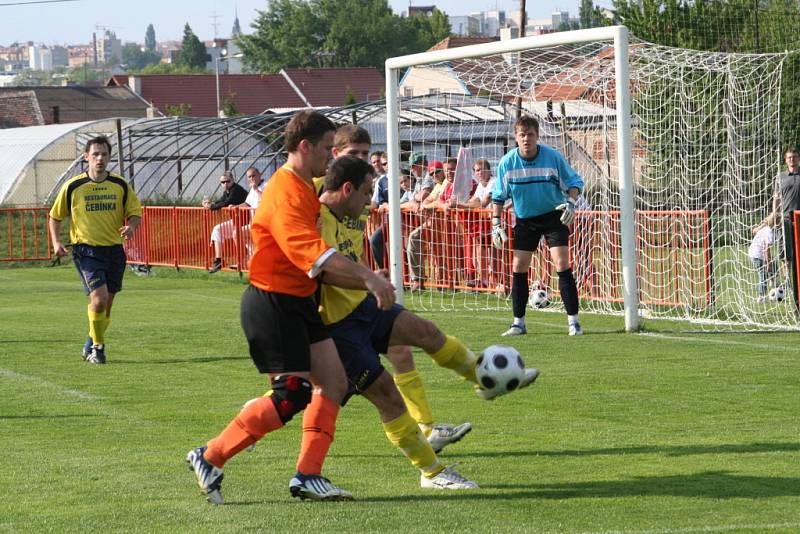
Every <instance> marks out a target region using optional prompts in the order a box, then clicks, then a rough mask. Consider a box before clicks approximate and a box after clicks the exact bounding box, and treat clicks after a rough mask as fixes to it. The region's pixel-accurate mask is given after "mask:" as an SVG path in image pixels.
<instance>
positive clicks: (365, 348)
mask: <svg viewBox="0 0 800 534" xmlns="http://www.w3.org/2000/svg"><path fill="white" fill-rule="evenodd" d="M403 310H405V308H403V307H402V306H400V305H399V304H395V305H394V306H392V308H391V309H390V310H388V311H384V310H381V309H380V308H378V302H377V301H376V300H375V297H374V296H372V295H371V294H368V295H367V297H366V298H365V299H364V300H363V301H362V302H361V304H359V305H358V307H357V308H356V309H355V310H353V312H352V313H350V315H348V316H347V317H345V318H344V319H342V320H341V321H339V322H338V323H334V324H332V325H329V326H328V331H329V332H330V334H331V337H332V338H333V342H334V343H336V350H337V351H338V352H339V359H341V360H342V365H343V366H344V370H345V373H347V382H348V388H347V389H348V391H347V395H346V396H345V398H344V400H343V401H342V405H343V406H344V404H345V403H346V402H347V400H348V399H349V398H350V397H351V396H353V395H355V394H360V393H362V392H363V391H364V390H365V389H367V388H368V387H369V386H371V385H372V383H373V382H375V380H377V378H378V377H379V376H380V375H381V373H382V372H383V365H381V362H380V359H379V357H378V354H381V353H383V354H385V353H386V351H387V350H388V348H389V338H390V337H391V335H392V328H393V327H394V322H395V320H396V319H397V316H398V315H400V313H401V312H402V311H403Z"/></svg>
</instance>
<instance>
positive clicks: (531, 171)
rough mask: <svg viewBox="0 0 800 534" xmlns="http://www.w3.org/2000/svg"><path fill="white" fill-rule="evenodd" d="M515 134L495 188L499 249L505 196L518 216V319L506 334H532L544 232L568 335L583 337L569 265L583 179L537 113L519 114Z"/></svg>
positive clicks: (514, 299) (514, 287) (514, 293)
mask: <svg viewBox="0 0 800 534" xmlns="http://www.w3.org/2000/svg"><path fill="white" fill-rule="evenodd" d="M514 137H515V139H516V141H517V148H515V149H513V150H511V151H510V152H509V153H508V154H506V155H505V156H503V158H502V159H501V160H500V163H499V165H498V166H497V180H496V181H495V184H494V188H493V189H492V205H493V210H494V213H493V215H494V216H493V217H492V244H493V245H494V246H495V248H498V249H502V248H503V245H504V243H505V242H506V241H507V240H508V236H507V235H506V232H505V230H504V229H503V226H502V219H501V215H502V213H503V206H504V204H505V202H506V200H508V199H511V202H512V204H513V206H514V213H515V214H516V217H517V221H516V224H515V225H514V249H513V264H512V280H511V303H512V306H513V310H514V322H513V323H512V325H511V327H510V328H509V329H508V330H506V331H505V333H504V334H503V335H504V336H521V335H524V334H527V333H528V330H527V328H526V327H525V307H526V306H527V304H528V293H529V287H528V269H530V266H531V258H532V257H533V252H534V251H535V250H536V249H537V248H539V241H540V240H541V238H542V236H544V238H545V239H546V240H547V246H548V247H549V248H550V259H552V260H553V264H554V265H555V268H556V272H557V273H558V289H559V292H560V293H561V299H562V300H563V301H564V308H565V309H566V312H567V324H568V327H569V335H571V336H579V335H581V334H582V333H583V331H582V330H581V325H580V323H579V322H578V286H577V285H576V284H575V276H574V275H573V274H572V269H571V268H570V265H569V226H570V225H571V224H572V221H573V220H574V219H575V209H576V208H575V201H576V200H577V198H578V195H580V193H581V190H582V189H583V180H582V179H581V177H580V176H578V174H577V173H576V172H575V171H574V170H573V169H572V167H570V166H569V164H568V163H567V162H566V161H565V160H564V158H563V156H561V154H559V153H558V152H556V151H555V150H554V149H552V148H550V147H549V146H547V145H543V144H540V143H539V121H537V120H536V119H535V118H534V117H530V116H526V115H523V116H522V117H520V118H519V119H517V122H516V124H515V125H514Z"/></svg>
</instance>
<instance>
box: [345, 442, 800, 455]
mask: <svg viewBox="0 0 800 534" xmlns="http://www.w3.org/2000/svg"><path fill="white" fill-rule="evenodd" d="M797 451H800V442H798V443H795V442H774V443H741V444H724V443H723V444H719V445H684V446H678V445H674V446H672V445H666V446H662V445H642V446H638V447H616V448H604V449H582V450H558V451H542V450H536V449H532V450H529V451H517V450H515V451H491V452H490V451H470V452H468V453H466V452H465V453H460V452H456V451H450V450H448V453H447V455H448V457H450V458H458V457H463V458H481V457H482V458H511V457H523V456H531V457H536V456H575V457H581V456H609V455H625V454H664V455H667V456H690V455H694V454H753V453H762V452H797ZM331 456H332V457H336V456H338V457H350V458H376V457H380V456H382V455H380V454H346V453H345V454H342V453H332V454H331Z"/></svg>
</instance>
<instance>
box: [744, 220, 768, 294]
mask: <svg viewBox="0 0 800 534" xmlns="http://www.w3.org/2000/svg"><path fill="white" fill-rule="evenodd" d="M774 242H775V234H774V233H773V231H772V226H771V225H770V224H765V225H763V226H762V227H761V229H760V230H759V231H758V232H756V235H755V237H753V241H752V243H750V249H749V250H748V251H747V256H748V257H749V258H750V262H751V263H752V264H753V267H755V268H756V271H757V272H758V302H765V301H766V300H767V286H768V284H769V281H770V279H771V278H772V277H773V275H774V272H775V271H774V269H773V267H774V263H773V262H772V243H774Z"/></svg>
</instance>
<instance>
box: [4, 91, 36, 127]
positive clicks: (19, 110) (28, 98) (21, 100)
mask: <svg viewBox="0 0 800 534" xmlns="http://www.w3.org/2000/svg"><path fill="white" fill-rule="evenodd" d="M42 124H44V119H43V118H42V112H41V111H40V110H39V104H38V102H36V93H34V92H33V91H24V90H23V91H20V90H19V88H15V90H14V91H7V92H6V91H3V92H0V128H18V127H20V126H39V125H42Z"/></svg>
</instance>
